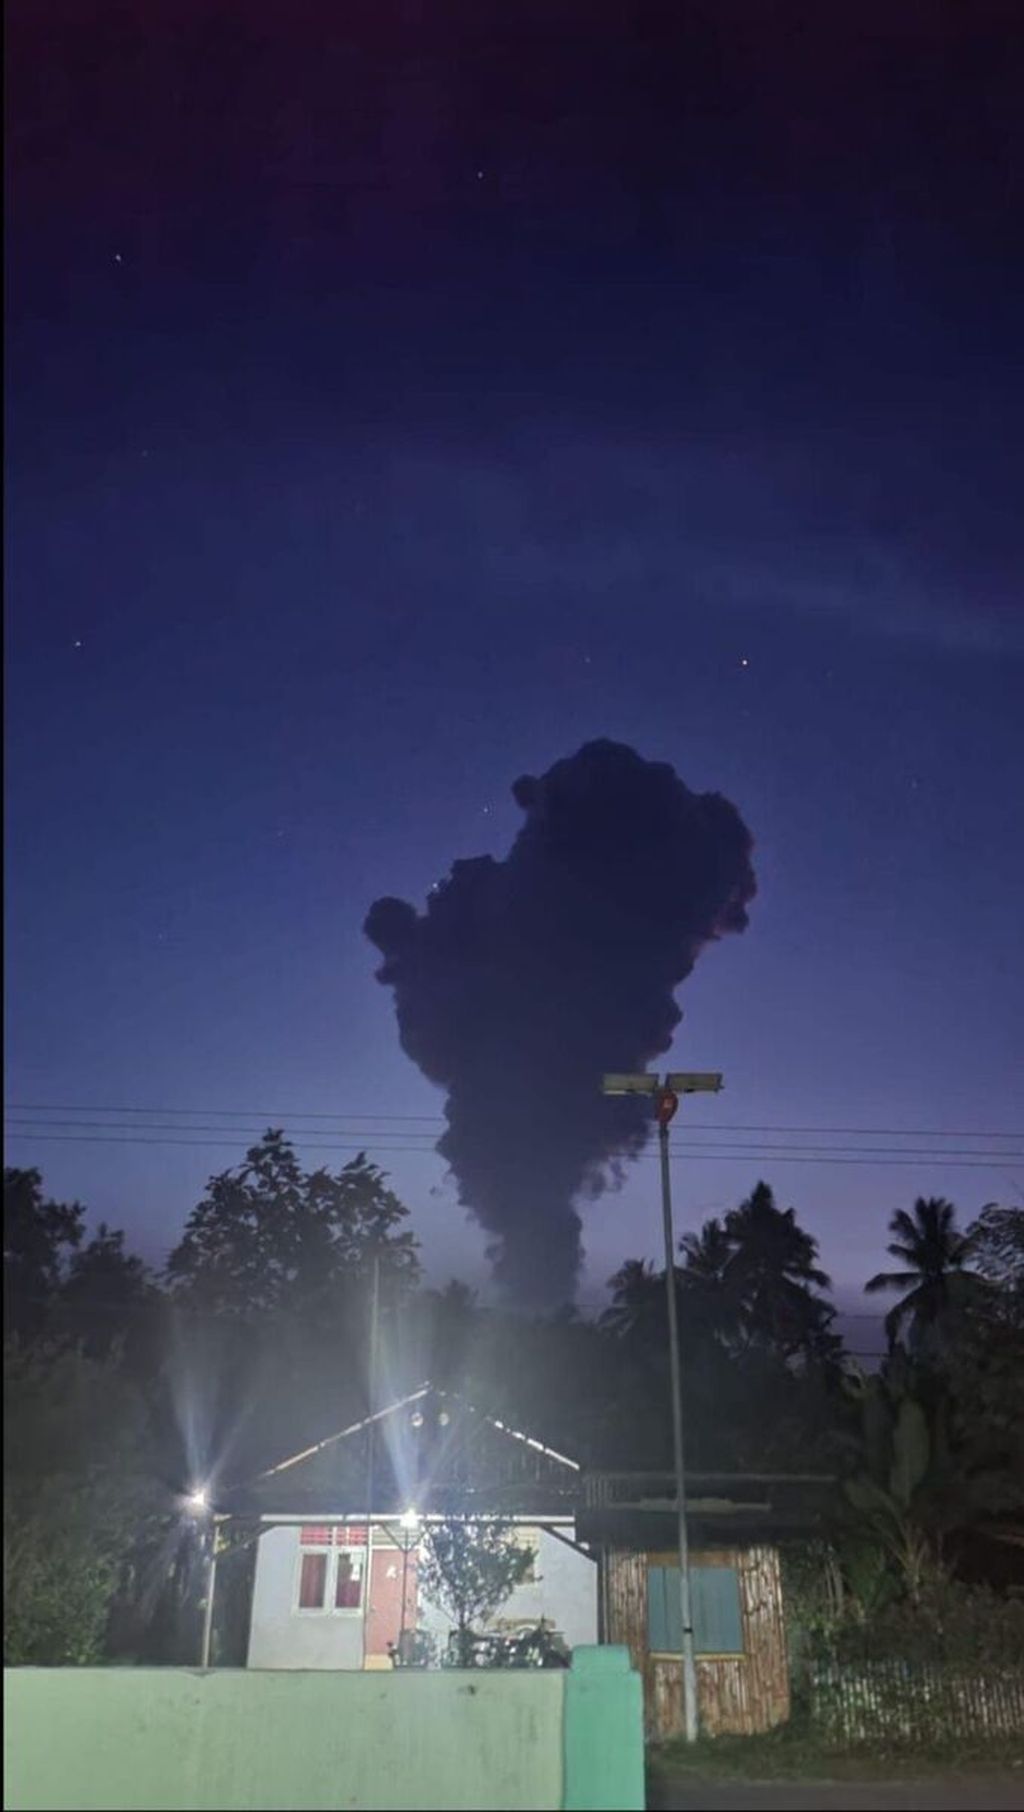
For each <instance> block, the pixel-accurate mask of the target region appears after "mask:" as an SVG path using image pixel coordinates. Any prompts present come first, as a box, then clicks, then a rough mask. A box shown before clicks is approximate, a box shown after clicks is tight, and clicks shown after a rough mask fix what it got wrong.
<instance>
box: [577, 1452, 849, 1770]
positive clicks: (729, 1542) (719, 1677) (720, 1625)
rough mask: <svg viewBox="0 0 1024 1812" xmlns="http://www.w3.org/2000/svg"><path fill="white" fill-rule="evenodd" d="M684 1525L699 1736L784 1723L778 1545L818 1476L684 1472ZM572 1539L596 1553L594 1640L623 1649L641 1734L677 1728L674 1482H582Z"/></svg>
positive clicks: (801, 1532)
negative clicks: (637, 1684) (631, 1671)
mask: <svg viewBox="0 0 1024 1812" xmlns="http://www.w3.org/2000/svg"><path fill="white" fill-rule="evenodd" d="M688 1484H689V1485H690V1486H692V1488H693V1496H692V1497H691V1496H689V1495H688V1496H687V1504H686V1509H687V1528H688V1535H689V1548H690V1552H689V1563H690V1588H691V1605H692V1614H693V1625H694V1639H695V1647H696V1651H697V1696H698V1707H699V1722H700V1727H701V1730H702V1731H703V1732H704V1734H706V1735H708V1736H725V1735H752V1734H753V1733H755V1732H757V1731H764V1730H770V1729H772V1728H773V1727H774V1726H775V1725H777V1724H781V1723H784V1722H785V1720H786V1719H787V1718H788V1716H789V1709H790V1700H789V1664H788V1653H787V1643H786V1625H785V1610H784V1603H783V1594H782V1566H781V1553H780V1547H781V1544H783V1543H784V1542H785V1541H786V1540H787V1539H788V1538H800V1539H806V1537H807V1536H808V1535H809V1534H811V1533H813V1531H814V1529H815V1527H816V1526H817V1525H818V1522H819V1520H820V1517H821V1514H822V1511H823V1509H824V1505H825V1502H826V1500H827V1496H828V1492H829V1490H830V1488H831V1484H832V1481H831V1480H830V1479H826V1478H822V1477H820V1476H818V1475H807V1476H804V1477H799V1478H795V1477H791V1476H786V1477H783V1476H779V1475H772V1474H758V1475H750V1474H746V1475H736V1474H723V1473H719V1474H712V1473H702V1474H690V1475H689V1479H688ZM578 1529H579V1533H580V1538H581V1540H584V1541H586V1542H587V1543H588V1544H589V1545H590V1546H591V1547H592V1548H593V1550H594V1552H595V1553H596V1554H597V1560H598V1594H599V1621H600V1631H601V1634H600V1640H601V1641H602V1642H611V1643H621V1644H623V1645H625V1646H626V1647H627V1648H628V1649H629V1651H630V1654H631V1656H632V1659H633V1665H634V1667H635V1668H636V1669H637V1671H638V1672H639V1673H640V1675H641V1676H642V1678H643V1682H644V1717H645V1724H646V1730H647V1736H648V1738H649V1739H650V1740H652V1741H661V1740H663V1739H664V1738H666V1737H670V1736H674V1735H676V1734H678V1733H679V1732H680V1731H681V1730H682V1728H683V1693H682V1667H681V1648H682V1641H681V1620H680V1610H679V1554H678V1547H677V1541H678V1535H677V1526H676V1507H675V1486H674V1480H673V1479H672V1477H671V1476H670V1475H667V1474H664V1473H655V1474H640V1473H593V1474H590V1475H588V1476H587V1477H586V1479H585V1480H584V1481H583V1502H582V1504H581V1508H580V1513H579V1517H578Z"/></svg>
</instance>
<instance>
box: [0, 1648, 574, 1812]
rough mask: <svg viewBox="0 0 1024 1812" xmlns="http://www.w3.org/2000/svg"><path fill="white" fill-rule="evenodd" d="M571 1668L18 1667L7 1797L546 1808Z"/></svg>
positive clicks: (9, 1690) (41, 1808) (149, 1810)
mask: <svg viewBox="0 0 1024 1812" xmlns="http://www.w3.org/2000/svg"><path fill="white" fill-rule="evenodd" d="M565 1680H566V1676H565V1675H564V1674H563V1673H561V1672H556V1671H554V1670H552V1671H551V1672H545V1671H536V1672H535V1671H533V1670H524V1671H523V1672H521V1673H511V1672H497V1671H495V1672H478V1673H474V1674H473V1675H467V1674H464V1673H456V1672H452V1673H447V1672H437V1673H426V1672H424V1673H420V1672H418V1671H413V1670H409V1671H408V1672H405V1673H383V1674H372V1673H368V1674H363V1673H324V1672H322V1671H317V1672H315V1673H313V1672H311V1673H297V1672H291V1671H289V1672H287V1673H269V1672H259V1673H257V1672H253V1673H248V1672H245V1671H244V1670H239V1671H237V1672H236V1671H235V1670H233V1669H232V1670H224V1671H220V1670H218V1671H216V1672H213V1673H207V1674H202V1673H198V1672H195V1673H194V1672H189V1671H187V1670H183V1669H179V1668H38V1669H36V1668H16V1669H11V1670H9V1671H7V1670H5V1673H4V1713H5V1716H4V1777H5V1778H4V1806H5V1808H6V1809H7V1812H35V1809H38V1812H121V1808H125V1809H126V1812H127V1809H128V1808H131V1809H132V1812H164V1809H165V1808H166V1809H167V1812H206V1809H207V1808H209V1809H210V1812H234V1808H236V1807H237V1808H239V1809H240V1812H241V1809H244V1812H263V1809H265V1812H291V1809H292V1808H295V1809H296V1812H301V1809H303V1808H306V1809H308V1812H320V1809H321V1808H325V1809H326V1808H331V1809H332V1812H340V1808H349V1807H352V1808H358V1809H359V1812H385V1809H398V1808H401V1809H405V1808H415V1809H417V1812H434V1808H437V1809H438V1812H444V1809H450V1812H460V1809H461V1808H463V1807H465V1808H490V1807H495V1808H497V1807H503V1808H508V1809H509V1812H513V1809H515V1808H519V1807H522V1808H524V1812H547V1809H548V1808H558V1807H560V1806H561V1804H562V1797H563V1760H562V1724H563V1700H564V1695H565ZM602 1803H605V1802H602Z"/></svg>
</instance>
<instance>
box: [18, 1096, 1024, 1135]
mask: <svg viewBox="0 0 1024 1812" xmlns="http://www.w3.org/2000/svg"><path fill="white" fill-rule="evenodd" d="M4 1112H5V1113H19V1114H77V1115H81V1114H104V1115H110V1114H133V1115H134V1114H149V1115H151V1116H153V1117H157V1116H159V1115H173V1116H175V1117H176V1118H179V1117H182V1116H184V1117H186V1118H195V1117H196V1116H198V1115H203V1114H207V1115H212V1116H214V1117H215V1118H217V1119H221V1120H259V1121H261V1122H263V1123H265V1124H271V1125H285V1124H294V1123H295V1122H298V1121H302V1120H329V1121H335V1122H338V1121H344V1120H351V1121H355V1122H356V1123H357V1124H358V1125H363V1124H369V1123H370V1122H373V1123H377V1122H381V1123H394V1122H396V1121H401V1120H404V1121H417V1122H423V1123H426V1124H428V1125H432V1126H443V1125H445V1124H446V1121H445V1118H444V1115H443V1114H395V1113H388V1114H380V1113H363V1112H362V1111H361V1110H357V1111H353V1112H350V1113H349V1112H346V1113H342V1112H338V1113H314V1112H306V1111H302V1112H300V1111H299V1110H297V1109H296V1110H294V1111H292V1112H290V1113H289V1112H286V1111H284V1110H283V1109H281V1108H275V1109H269V1108H256V1107H253V1108H222V1107H211V1106H210V1105H209V1103H207V1104H206V1105H205V1106H203V1107H167V1106H163V1107H138V1106H124V1105H122V1106H119V1107H101V1106H99V1105H98V1104H95V1103H88V1102H83V1103H69V1102H55V1101H54V1102H38V1101H37V1102H27V1101H10V1102H7V1103H6V1104H5V1107H4ZM687 1124H688V1128H689V1130H690V1131H691V1132H722V1133H786V1134H796V1135H799V1136H800V1137H813V1136H815V1135H821V1136H822V1137H825V1138H847V1137H848V1138H870V1139H971V1140H974V1141H978V1140H982V1139H1019V1140H1024V1128H1022V1129H1019V1130H1017V1131H1009V1132H1007V1131H996V1132H991V1131H989V1132H976V1131H974V1130H972V1129H971V1128H965V1127H960V1128H948V1127H947V1128H941V1127H920V1126H915V1127H909V1126H785V1125H778V1124H777V1125H768V1126H766V1125H763V1124H754V1123H751V1124H746V1123H741V1122H738V1121H703V1120H702V1121H696V1120H693V1121H689V1122H687ZM342 1130H343V1129H342Z"/></svg>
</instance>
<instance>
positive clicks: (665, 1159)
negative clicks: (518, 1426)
mask: <svg viewBox="0 0 1024 1812" xmlns="http://www.w3.org/2000/svg"><path fill="white" fill-rule="evenodd" d="M602 1087H603V1091H604V1093H605V1094H606V1095H646V1096H648V1097H650V1098H651V1099H653V1102H654V1112H655V1117H656V1119H657V1122H658V1150H659V1154H660V1157H661V1210H662V1222H663V1226H664V1233H665V1288H666V1291H667V1293H668V1348H669V1370H670V1381H671V1386H672V1448H673V1456H674V1460H675V1474H676V1519H677V1547H678V1550H679V1621H680V1625H681V1630H682V1638H681V1643H680V1648H681V1658H682V1669H683V1717H684V1725H685V1730H686V1740H687V1742H688V1743H695V1742H696V1740H697V1734H698V1729H699V1715H698V1706H697V1657H696V1651H695V1648H694V1641H693V1614H692V1595H691V1592H690V1544H689V1536H688V1533H687V1528H686V1464H685V1450H684V1446H683V1389H682V1377H681V1371H680V1356H679V1313H678V1306H677V1303H676V1284H675V1234H674V1232H673V1228H672V1176H671V1170H670V1167H669V1155H668V1129H669V1126H670V1125H671V1123H672V1120H673V1118H674V1117H675V1113H676V1110H677V1108H678V1106H679V1097H680V1095H700V1094H714V1095H717V1094H718V1092H719V1090H720V1089H721V1087H722V1077H721V1074H720V1072H719V1071H717V1070H671V1071H670V1072H669V1074H668V1075H667V1076H666V1077H665V1079H664V1081H662V1080H661V1079H660V1078H659V1077H658V1076H652V1075H649V1074H648V1073H647V1072H646V1071H645V1072H643V1073H642V1074H637V1075H608V1076H605V1078H604V1082H603V1084H602Z"/></svg>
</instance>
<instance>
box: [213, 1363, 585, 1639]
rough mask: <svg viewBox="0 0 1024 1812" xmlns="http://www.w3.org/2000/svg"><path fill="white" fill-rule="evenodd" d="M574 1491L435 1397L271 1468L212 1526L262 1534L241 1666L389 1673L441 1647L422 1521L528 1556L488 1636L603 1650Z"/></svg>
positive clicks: (401, 1406) (563, 1465) (530, 1451)
mask: <svg viewBox="0 0 1024 1812" xmlns="http://www.w3.org/2000/svg"><path fill="white" fill-rule="evenodd" d="M579 1481H580V1468H579V1466H578V1464H577V1463H576V1462H575V1461H574V1460H571V1459H569V1458H567V1457H566V1456H565V1455H563V1454H559V1453H555V1452H554V1451H553V1450H552V1449H551V1448H548V1447H545V1446H544V1445H543V1443H542V1442H540V1441H537V1440H535V1439H534V1438H533V1437H531V1436H529V1435H526V1434H523V1433H521V1432H519V1431H517V1430H514V1429H512V1428H509V1427H508V1426H506V1425H505V1424H504V1423H502V1422H501V1421H499V1420H498V1419H497V1418H495V1417H492V1416H488V1415H485V1414H483V1413H481V1412H480V1411H478V1410H477V1409H475V1408H474V1407H473V1406H472V1405H470V1404H468V1403H466V1402H464V1401H463V1400H462V1399H461V1398H459V1397H457V1396H455V1395H454V1394H452V1393H450V1392H444V1391H440V1390H436V1389H434V1387H433V1386H431V1385H429V1384H424V1385H423V1386H421V1387H420V1389H419V1390H417V1391H413V1392H412V1393H410V1395H408V1396H406V1397H403V1398H401V1399H400V1400H399V1401H398V1402H395V1403H392V1404H391V1405H389V1406H388V1407H387V1408H386V1409H384V1410H381V1411H379V1412H377V1414H376V1415H374V1416H373V1417H369V1418H366V1419H364V1420H363V1421H362V1422H359V1423H356V1424H354V1425H353V1426H352V1427H350V1428H347V1429H343V1430H341V1431H340V1432H339V1433H338V1434H336V1435H331V1436H328V1437H327V1439H326V1440H325V1441H321V1442H318V1443H317V1444H316V1445H315V1446H314V1447H312V1448H310V1449H308V1450H307V1451H306V1452H304V1453H303V1454H300V1455H296V1456H295V1457H294V1458H293V1459H290V1460H287V1461H284V1462H282V1463H281V1464H280V1465H279V1466H276V1467H272V1468H270V1469H269V1471H268V1473H267V1474H266V1475H265V1476H264V1478H263V1479H262V1480H261V1481H260V1488H259V1490H258V1492H256V1493H252V1492H250V1493H248V1494H235V1496H234V1499H233V1501H232V1502H231V1503H230V1506H228V1507H226V1508H225V1509H224V1510H223V1511H222V1513H221V1518H220V1520H221V1524H222V1526H223V1525H229V1524H231V1523H235V1524H237V1523H238V1522H239V1520H240V1519H243V1518H245V1519H248V1522H249V1524H250V1526H251V1525H252V1524H255V1526H256V1528H257V1531H258V1533H257V1536H256V1540H255V1547H256V1562H255V1568H254V1572H253V1579H252V1593H251V1605H250V1611H249V1631H248V1647H247V1655H246V1661H247V1665H248V1666H249V1667H253V1668H342V1669H349V1668H376V1667H386V1666H388V1665H390V1663H389V1655H390V1652H391V1650H392V1649H393V1648H394V1647H397V1646H398V1644H399V1640H400V1638H401V1637H402V1636H403V1635H405V1634H406V1633H407V1632H411V1631H413V1630H422V1631H426V1632H427V1633H428V1634H429V1635H430V1636H431V1637H432V1638H433V1641H434V1642H435V1644H436V1645H437V1646H438V1648H439V1649H443V1647H444V1646H445V1644H446V1642H447V1638H448V1634H449V1629H450V1625H449V1624H448V1622H447V1620H446V1619H445V1617H444V1615H443V1613H442V1612H440V1611H439V1610H438V1608H437V1607H436V1606H434V1605H432V1604H431V1603H430V1602H429V1601H428V1600H427V1599H426V1597H425V1595H424V1594H423V1593H422V1592H421V1590H420V1586H419V1567H420V1560H421V1556H422V1554H423V1551H424V1543H425V1541H426V1539H427V1537H428V1532H429V1527H430V1523H431V1522H432V1521H437V1520H439V1519H443V1518H445V1517H448V1516H472V1517H476V1518H478V1519H484V1520H485V1519H487V1518H488V1517H490V1518H495V1519H497V1518H500V1519H501V1520H502V1521H508V1522H510V1523H511V1524H512V1527H513V1531H514V1535H513V1539H515V1540H517V1541H519V1542H521V1543H522V1544H523V1545H524V1546H528V1547H529V1548H530V1550H531V1551H532V1553H533V1561H532V1564H531V1567H530V1569H529V1571H528V1573H527V1575H526V1577H525V1578H524V1580H523V1581H522V1583H521V1584H520V1585H518V1586H517V1587H516V1589H515V1590H514V1592H513V1593H512V1595H511V1597H510V1598H509V1599H508V1600H507V1601H506V1603H505V1604H504V1605H502V1606H501V1607H500V1610H499V1611H498V1612H497V1613H496V1615H495V1617H494V1619H493V1621H492V1627H494V1628H496V1629H502V1630H509V1631H512V1630H516V1629H526V1628H534V1627H536V1625H537V1624H538V1623H540V1622H541V1621H543V1622H545V1623H546V1624H547V1625H548V1626H549V1627H550V1628H552V1629H554V1630H557V1631H558V1632H559V1633H560V1634H561V1636H562V1637H563V1638H564V1640H565V1641H566V1642H567V1643H568V1644H569V1646H570V1647H572V1646H576V1645H580V1644H585V1643H594V1642H596V1641H597V1621H598V1614H597V1566H596V1562H595V1559H594V1557H593V1556H592V1555H591V1554H589V1553H588V1552H587V1551H586V1550H585V1548H584V1547H583V1546H582V1545H581V1544H580V1543H579V1542H578V1541H577V1539H576V1509H577V1502H578V1498H579ZM368 1503H369V1504H370V1505H372V1509H370V1510H369V1511H368V1509H367V1504H368ZM223 1539H224V1540H225V1542H226V1543H228V1544H229V1543H230V1534H229V1531H228V1530H227V1529H224V1534H223Z"/></svg>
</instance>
